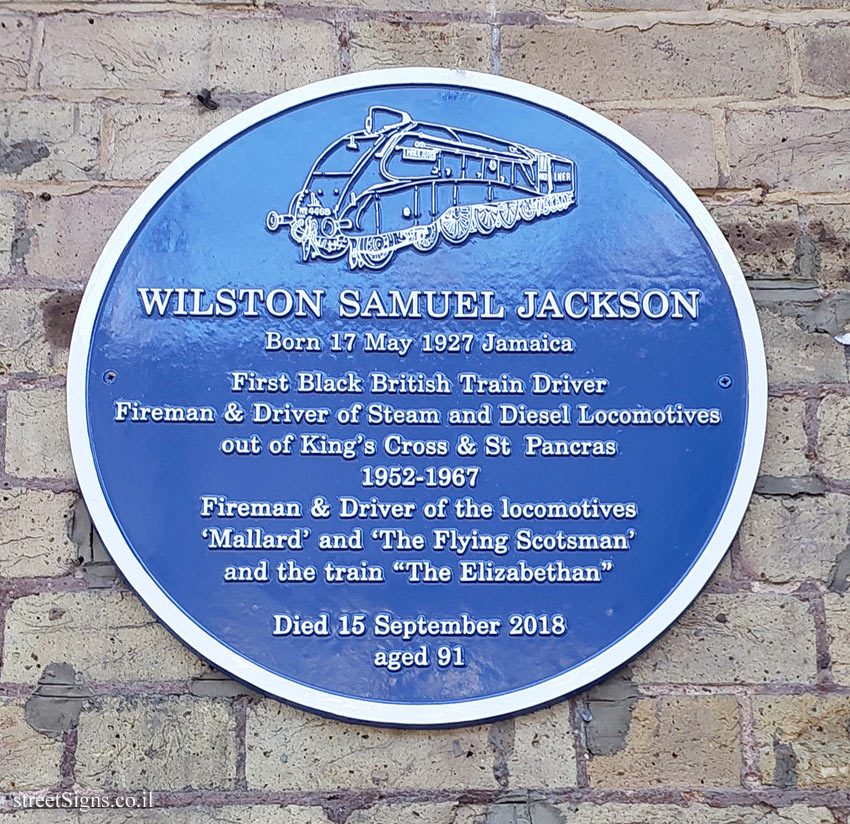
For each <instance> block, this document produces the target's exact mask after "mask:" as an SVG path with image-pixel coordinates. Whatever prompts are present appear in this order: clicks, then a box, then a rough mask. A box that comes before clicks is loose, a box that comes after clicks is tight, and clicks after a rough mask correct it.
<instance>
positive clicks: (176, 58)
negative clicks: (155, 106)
mask: <svg viewBox="0 0 850 824" xmlns="http://www.w3.org/2000/svg"><path fill="white" fill-rule="evenodd" d="M208 43H209V34H208V32H207V23H206V18H205V17H202V16H194V15H177V14H148V15H146V14H132V15H126V16H125V15H101V14H93V13H91V12H85V13H77V14H60V15H57V16H55V17H48V18H47V19H46V22H45V27H44V47H43V49H42V53H41V71H40V73H39V80H38V82H39V86H40V87H41V88H43V89H54V88H62V89H68V88H71V89H162V90H163V91H181V92H185V91H186V89H196V88H200V86H202V85H204V83H205V81H206V51H207V48H208ZM80 44H85V48H80Z"/></svg>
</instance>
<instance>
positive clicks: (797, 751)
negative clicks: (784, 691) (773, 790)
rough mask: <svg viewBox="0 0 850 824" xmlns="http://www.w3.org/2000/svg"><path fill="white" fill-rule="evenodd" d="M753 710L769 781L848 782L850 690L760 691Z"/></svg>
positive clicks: (830, 785)
mask: <svg viewBox="0 0 850 824" xmlns="http://www.w3.org/2000/svg"><path fill="white" fill-rule="evenodd" d="M753 713H754V716H755V734H756V743H757V745H758V750H759V765H760V767H761V773H762V777H763V778H764V782H765V783H766V784H772V785H774V786H778V787H786V788H787V787H793V788H794V789H796V788H798V787H799V789H801V790H802V789H809V788H814V787H817V788H821V789H846V788H847V785H848V781H850V736H848V734H847V730H848V728H850V696H847V695H771V696H756V697H754V698H753Z"/></svg>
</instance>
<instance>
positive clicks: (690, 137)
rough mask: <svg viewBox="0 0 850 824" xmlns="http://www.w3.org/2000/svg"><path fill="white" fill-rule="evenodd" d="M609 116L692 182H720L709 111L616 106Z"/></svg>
mask: <svg viewBox="0 0 850 824" xmlns="http://www.w3.org/2000/svg"><path fill="white" fill-rule="evenodd" d="M605 116H606V117H609V118H610V119H611V120H613V121H614V122H615V123H618V124H619V125H620V126H622V127H623V128H624V129H626V131H629V132H631V133H632V134H633V135H634V136H635V137H637V138H639V139H640V140H642V141H643V142H644V143H646V144H647V146H649V148H650V149H653V150H654V151H655V152H657V153H658V154H659V155H661V157H662V158H663V159H664V160H665V161H666V162H667V163H668V164H669V165H670V166H672V167H673V169H674V170H675V171H677V172H678V173H679V174H680V175H681V176H682V177H683V178H684V179H685V181H686V182H687V184H688V185H689V186H691V187H693V188H695V189H706V188H714V187H716V186H717V159H716V157H715V151H714V125H713V124H712V122H711V117H710V116H709V115H707V114H702V113H699V112H691V111H682V110H681V109H668V110H662V109H650V110H647V109H643V110H637V111H622V110H620V109H614V110H611V111H606V112H605Z"/></svg>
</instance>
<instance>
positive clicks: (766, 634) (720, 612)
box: [633, 593, 817, 684]
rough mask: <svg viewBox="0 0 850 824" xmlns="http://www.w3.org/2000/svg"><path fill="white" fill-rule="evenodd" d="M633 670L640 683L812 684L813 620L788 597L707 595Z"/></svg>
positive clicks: (814, 668)
mask: <svg viewBox="0 0 850 824" xmlns="http://www.w3.org/2000/svg"><path fill="white" fill-rule="evenodd" d="M633 671H634V677H635V680H637V681H660V682H675V683H697V684H718V683H726V684H728V683H761V682H772V681H778V682H800V683H807V682H808V683H811V682H813V681H814V678H815V675H816V672H817V655H816V652H815V626H814V619H813V617H812V616H811V615H810V614H809V611H808V606H807V604H806V603H805V602H803V601H799V600H798V599H796V598H793V597H791V596H788V595H775V594H767V593H765V594H759V595H756V594H729V595H727V594H719V593H703V594H702V595H701V596H700V597H699V598H698V599H697V600H696V601H695V602H694V604H693V606H691V607H690V608H689V609H688V610H687V612H685V613H684V615H682V617H681V618H679V620H678V621H677V622H676V623H675V624H673V626H672V627H671V629H670V630H668V631H667V633H666V634H665V635H664V636H662V638H661V639H660V640H658V641H656V642H655V643H654V644H653V645H652V646H651V647H650V648H649V649H648V650H647V651H646V652H644V653H643V654H642V655H641V656H640V657H639V658H637V660H636V661H635V662H634V665H633Z"/></svg>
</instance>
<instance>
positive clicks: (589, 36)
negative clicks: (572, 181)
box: [502, 23, 791, 100]
mask: <svg viewBox="0 0 850 824" xmlns="http://www.w3.org/2000/svg"><path fill="white" fill-rule="evenodd" d="M692 66H699V67H700V70H699V71H693V70H692V69H691V67H692ZM788 67H789V54H788V45H787V42H786V40H785V38H784V37H783V35H782V33H781V32H780V31H778V30H765V29H764V28H760V27H750V26H738V25H732V24H716V25H705V26H698V27H696V26H695V27H687V26H676V25H669V24H666V23H658V24H656V25H654V26H652V27H651V28H650V29H648V30H646V31H642V30H641V29H639V28H637V27H636V26H622V27H617V28H615V29H613V30H609V31H603V30H594V29H590V28H582V27H579V26H535V27H534V28H531V29H529V28H527V27H525V26H506V27H505V28H504V29H503V30H502V69H503V71H504V73H505V74H507V75H509V76H510V77H516V78H517V79H518V80H528V81H530V82H534V83H536V84H537V85H542V86H547V87H548V88H551V89H554V90H555V91H557V92H561V93H562V94H565V95H567V96H568V97H574V98H576V99H578V100H627V99H630V98H662V99H666V98H674V97H699V96H704V97H713V96H717V95H745V96H747V97H750V98H754V99H758V98H768V97H775V96H777V95H780V94H783V93H784V92H786V91H788V89H789V88H790V83H791V78H790V73H789V69H788Z"/></svg>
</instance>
